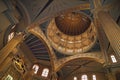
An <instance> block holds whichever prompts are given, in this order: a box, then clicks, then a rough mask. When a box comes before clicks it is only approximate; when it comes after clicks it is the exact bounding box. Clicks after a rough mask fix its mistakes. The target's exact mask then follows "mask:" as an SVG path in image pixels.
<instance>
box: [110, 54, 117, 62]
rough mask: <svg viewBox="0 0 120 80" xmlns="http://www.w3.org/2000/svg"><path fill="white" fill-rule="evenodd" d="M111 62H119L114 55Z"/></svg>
mask: <svg viewBox="0 0 120 80" xmlns="http://www.w3.org/2000/svg"><path fill="white" fill-rule="evenodd" d="M111 60H112V62H113V63H116V62H117V60H116V58H115V56H114V55H111Z"/></svg>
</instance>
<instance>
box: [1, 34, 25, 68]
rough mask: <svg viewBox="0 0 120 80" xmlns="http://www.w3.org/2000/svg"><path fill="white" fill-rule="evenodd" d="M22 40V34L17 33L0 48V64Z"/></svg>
mask: <svg viewBox="0 0 120 80" xmlns="http://www.w3.org/2000/svg"><path fill="white" fill-rule="evenodd" d="M22 40H23V35H22V34H19V35H17V36H15V37H14V38H13V39H12V40H11V41H10V42H9V43H8V44H7V45H6V46H5V47H4V48H2V49H1V50H0V65H1V64H2V63H3V61H4V60H5V59H6V58H7V56H8V55H9V54H10V53H11V52H12V50H13V49H14V48H15V47H16V46H17V45H18V44H19V43H20V42H21V41H22ZM0 68H1V67H0Z"/></svg>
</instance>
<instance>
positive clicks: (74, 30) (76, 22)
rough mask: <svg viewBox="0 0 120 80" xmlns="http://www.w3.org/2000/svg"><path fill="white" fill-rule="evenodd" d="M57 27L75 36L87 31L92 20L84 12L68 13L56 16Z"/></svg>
mask: <svg viewBox="0 0 120 80" xmlns="http://www.w3.org/2000/svg"><path fill="white" fill-rule="evenodd" d="M55 23H56V26H57V28H58V29H59V30H60V31H61V32H63V33H64V34H67V35H70V36H75V35H80V34H81V33H83V32H85V31H86V30H87V29H88V27H89V26H90V24H91V20H90V19H89V17H88V16H86V15H84V14H83V13H76V12H72V13H67V14H64V15H61V16H58V17H56V18H55Z"/></svg>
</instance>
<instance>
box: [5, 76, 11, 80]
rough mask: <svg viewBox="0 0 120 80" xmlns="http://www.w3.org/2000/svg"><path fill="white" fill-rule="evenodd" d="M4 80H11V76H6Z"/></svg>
mask: <svg viewBox="0 0 120 80" xmlns="http://www.w3.org/2000/svg"><path fill="white" fill-rule="evenodd" d="M5 80H13V77H12V76H11V75H8V76H7V77H6V78H5Z"/></svg>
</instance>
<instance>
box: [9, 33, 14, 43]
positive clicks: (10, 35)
mask: <svg viewBox="0 0 120 80" xmlns="http://www.w3.org/2000/svg"><path fill="white" fill-rule="evenodd" d="M14 36H15V32H11V33H10V34H9V35H8V42H9V41H10V40H11V39H12V38H13V37H14Z"/></svg>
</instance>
